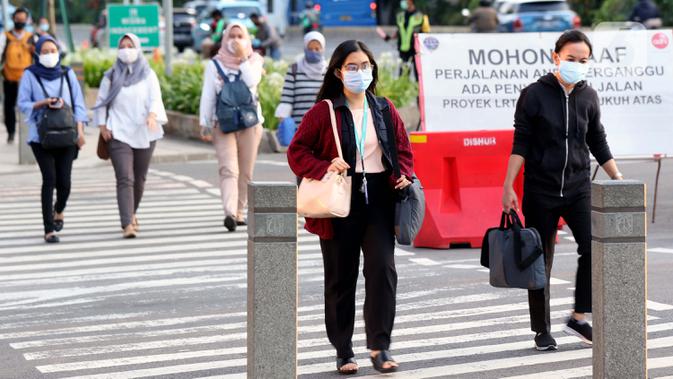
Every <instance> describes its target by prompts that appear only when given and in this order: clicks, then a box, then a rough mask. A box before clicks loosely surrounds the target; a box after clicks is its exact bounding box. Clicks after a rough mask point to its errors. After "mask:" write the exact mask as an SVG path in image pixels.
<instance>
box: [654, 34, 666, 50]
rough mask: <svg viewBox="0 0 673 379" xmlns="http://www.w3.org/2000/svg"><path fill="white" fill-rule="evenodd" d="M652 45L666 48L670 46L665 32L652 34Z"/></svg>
mask: <svg viewBox="0 0 673 379" xmlns="http://www.w3.org/2000/svg"><path fill="white" fill-rule="evenodd" d="M652 45H654V47H656V48H657V49H665V48H666V47H668V36H667V35H666V34H664V33H657V34H655V35H653V36H652Z"/></svg>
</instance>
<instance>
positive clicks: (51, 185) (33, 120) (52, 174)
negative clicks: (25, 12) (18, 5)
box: [17, 35, 88, 243]
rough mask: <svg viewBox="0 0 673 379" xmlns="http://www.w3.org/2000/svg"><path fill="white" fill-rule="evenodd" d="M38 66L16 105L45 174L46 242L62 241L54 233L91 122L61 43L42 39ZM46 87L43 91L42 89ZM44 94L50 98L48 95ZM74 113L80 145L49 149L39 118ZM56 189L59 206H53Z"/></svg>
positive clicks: (21, 88) (31, 71)
mask: <svg viewBox="0 0 673 379" xmlns="http://www.w3.org/2000/svg"><path fill="white" fill-rule="evenodd" d="M35 52H36V54H37V63H35V64H33V65H32V66H30V67H28V69H26V71H25V72H24V74H23V77H22V78H21V82H20V83H19V95H18V100H17V104H18V106H19V109H20V110H21V112H23V114H25V115H26V119H27V123H28V144H29V145H30V147H31V149H32V150H33V154H34V155H35V159H36V160H37V163H38V165H39V166H40V172H41V173H42V195H41V200H42V221H43V224H44V240H45V241H46V242H48V243H54V242H59V238H58V236H56V234H55V232H59V231H61V229H62V228H63V223H64V213H63V212H64V210H65V206H66V202H67V201H68V196H69V195H70V174H71V172H72V162H73V161H74V160H75V159H76V158H77V153H78V150H79V148H81V147H82V145H84V132H83V128H84V123H85V122H87V121H88V118H87V115H86V105H84V96H83V95H82V90H81V88H80V86H79V82H78V81H77V77H76V76H75V73H74V72H73V71H72V70H70V69H69V68H68V67H65V66H61V59H60V55H59V48H58V43H57V42H56V40H55V39H54V38H53V37H51V36H48V35H47V36H43V37H41V38H40V39H39V40H38V41H37V44H36V45H35ZM42 87H44V89H43V88H42ZM45 92H46V93H47V95H45ZM64 106H68V107H70V108H71V109H72V110H73V115H74V118H75V122H76V124H77V135H78V138H77V142H76V144H73V145H72V146H67V147H62V148H55V149H54V148H50V149H46V148H44V147H43V146H42V144H41V143H40V136H39V134H38V131H37V123H38V119H39V117H40V116H41V115H42V112H43V110H44V109H45V108H47V107H48V108H52V109H59V108H62V107H64ZM54 189H56V204H55V205H54V201H53V200H54Z"/></svg>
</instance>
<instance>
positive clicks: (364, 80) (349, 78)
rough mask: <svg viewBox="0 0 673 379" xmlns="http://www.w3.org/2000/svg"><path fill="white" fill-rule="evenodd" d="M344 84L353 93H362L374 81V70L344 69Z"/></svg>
mask: <svg viewBox="0 0 673 379" xmlns="http://www.w3.org/2000/svg"><path fill="white" fill-rule="evenodd" d="M343 75H344V86H345V87H346V88H348V90H349V91H351V92H353V93H362V92H364V91H365V90H367V88H369V85H370V84H372V81H374V76H373V75H372V70H371V69H369V70H357V71H355V72H351V71H344V72H343Z"/></svg>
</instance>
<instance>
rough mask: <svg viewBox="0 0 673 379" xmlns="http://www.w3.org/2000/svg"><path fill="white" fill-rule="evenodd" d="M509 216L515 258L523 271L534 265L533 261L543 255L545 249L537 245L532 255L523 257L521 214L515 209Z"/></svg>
mask: <svg viewBox="0 0 673 379" xmlns="http://www.w3.org/2000/svg"><path fill="white" fill-rule="evenodd" d="M508 218H509V219H510V226H511V228H512V234H513V237H514V240H513V242H514V259H515V262H516V265H517V267H518V268H519V270H521V271H523V270H525V269H527V268H528V267H529V266H530V265H532V264H533V262H535V260H537V258H538V257H539V256H540V255H542V253H543V251H542V248H541V247H540V246H536V247H535V251H534V252H533V253H532V254H531V255H529V256H528V257H526V259H522V257H521V251H522V250H523V241H522V239H521V230H522V229H523V224H522V223H521V219H520V218H519V215H517V214H516V211H514V210H511V211H510V213H509V217H508Z"/></svg>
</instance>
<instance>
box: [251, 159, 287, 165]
mask: <svg viewBox="0 0 673 379" xmlns="http://www.w3.org/2000/svg"><path fill="white" fill-rule="evenodd" d="M256 163H257V164H263V165H269V166H279V167H289V166H288V164H287V162H278V161H271V160H266V159H262V160H257V162H256Z"/></svg>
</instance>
